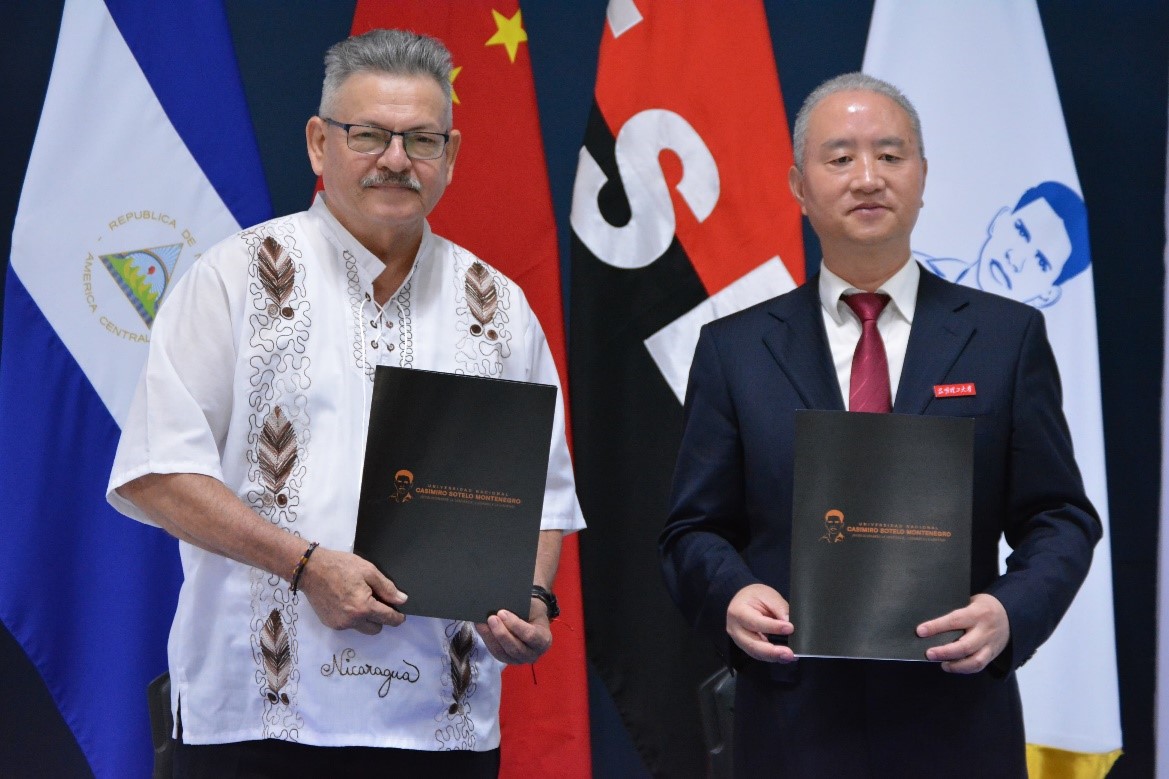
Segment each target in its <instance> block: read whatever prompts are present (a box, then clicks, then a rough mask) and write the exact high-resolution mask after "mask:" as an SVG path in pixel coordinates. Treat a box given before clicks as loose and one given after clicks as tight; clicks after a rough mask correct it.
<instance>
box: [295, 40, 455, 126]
mask: <svg viewBox="0 0 1169 779" xmlns="http://www.w3.org/2000/svg"><path fill="white" fill-rule="evenodd" d="M355 73H388V74H390V75H394V76H429V77H430V78H432V79H434V83H436V84H438V86H439V89H441V90H442V94H443V97H445V98H446V111H445V112H444V114H443V118H444V120H445V122H446V124H447V127H448V129H449V127H450V124H451V111H452V109H451V82H450V73H451V53H450V51H449V50H448V49H447V47H446V46H445V45H444V44H443V42H442V41H440V40H438V39H437V38H431V37H430V36H429V35H420V34H418V33H415V32H410V31H409V30H370V31H369V32H367V33H363V34H362V35H354V36H353V37H351V38H346V39H345V40H343V41H341V42H340V43H336V44H334V45H333V46H331V47H330V48H329V50H328V51H327V52H325V82H324V85H323V86H322V88H321V105H320V108H319V109H318V110H319V112H320V115H321V116H329V117H331V116H332V112H333V110H334V108H335V107H336V102H337V93H338V92H339V91H340V90H341V85H342V84H344V83H345V79H347V78H349V77H350V76H352V75H353V74H355Z"/></svg>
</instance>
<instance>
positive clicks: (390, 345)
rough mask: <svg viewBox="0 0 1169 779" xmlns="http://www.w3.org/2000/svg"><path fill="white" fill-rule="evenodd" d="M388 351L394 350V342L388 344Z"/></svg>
mask: <svg viewBox="0 0 1169 779" xmlns="http://www.w3.org/2000/svg"><path fill="white" fill-rule="evenodd" d="M386 351H389V352H392V351H394V345H393V344H386Z"/></svg>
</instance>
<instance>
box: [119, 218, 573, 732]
mask: <svg viewBox="0 0 1169 779" xmlns="http://www.w3.org/2000/svg"><path fill="white" fill-rule="evenodd" d="M273 242H275V243H273ZM275 244H279V246H280V247H282V249H281V250H280V251H281V252H287V254H288V255H289V256H290V257H291V259H292V263H293V265H292V268H293V271H294V273H293V278H292V280H291V283H289V284H288V285H287V286H285V287H283V288H281V287H280V285H278V284H274V283H273V281H272V278H273V274H271V273H261V272H259V269H260V268H262V267H264V266H263V265H262V260H261V256H262V255H263V256H268V255H270V254H271V250H272V249H273V248H274V247H275ZM265 250H267V251H265ZM477 262H479V260H478V259H477V258H475V256H474V255H472V254H471V253H470V252H467V251H466V250H464V249H462V248H460V247H458V246H456V245H455V244H453V243H451V242H450V241H447V240H445V239H443V238H440V237H439V236H436V235H434V234H433V233H432V232H431V231H430V229H429V227H427V228H426V230H425V233H424V235H423V238H422V243H421V245H420V247H419V249H418V254H417V256H416V258H415V261H414V265H413V267H412V268H411V270H410V273H409V275H408V276H407V278H406V280H405V281H404V282H403V284H402V286H401V288H400V289H399V290H398V291H397V292H396V293H395V294H394V295H393V297H391V298H390V300H389V301H388V302H387V304H386V305H385V306H384V307H381V308H379V307H377V306H376V305H375V304H374V303H373V300H372V292H373V281H374V279H375V278H376V277H377V276H378V275H379V274H380V273H381V272H382V271H383V270H384V267H385V266H384V265H383V263H382V262H381V261H380V260H379V259H378V258H377V257H375V256H374V255H373V254H371V253H370V252H369V251H368V250H367V249H365V247H363V246H362V245H361V244H360V243H359V242H358V241H357V239H355V238H354V237H353V236H352V235H351V234H350V233H349V232H348V231H346V230H345V229H344V227H342V226H341V224H340V223H339V222H337V220H336V219H335V218H334V217H333V215H332V214H331V213H330V212H329V210H328V208H327V207H326V206H325V203H324V201H323V200H322V199H320V198H318V199H317V201H316V202H315V203H314V204H313V206H312V208H311V209H310V210H309V211H306V212H303V213H299V214H293V215H291V216H287V217H282V218H279V219H274V220H272V221H269V222H265V223H264V224H261V225H257V226H256V227H253V228H251V229H248V230H244V231H242V232H240V233H238V234H236V235H234V236H232V237H230V238H228V239H226V240H225V241H223V242H221V243H219V244H217V245H216V246H214V247H212V248H211V249H209V250H208V251H207V252H206V253H205V254H204V255H203V256H202V258H200V260H199V261H198V262H197V263H195V265H194V266H193V267H192V268H191V270H190V271H189V272H188V273H187V274H186V275H185V276H184V277H183V278H182V279H181V280H180V281H179V282H178V284H177V285H176V286H175V288H174V289H173V290H172V293H171V295H170V296H169V297H168V298H167V300H166V301H165V303H164V304H163V306H162V307H161V310H160V312H159V317H158V319H157V320H156V322H155V324H154V328H153V331H152V333H151V343H150V353H149V357H148V359H147V364H146V368H145V371H144V372H143V376H142V379H141V381H140V382H139V385H138V389H137V392H136V395H135V398H134V402H133V404H132V406H131V410H130V413H129V415H128V418H127V421H126V425H125V427H124V429H123V432H122V439H121V443H120V444H119V447H118V452H117V455H116V458H115V461H114V467H113V473H112V475H111V477H110V483H109V492H108V493H107V498H108V500H109V501H110V503H112V504H113V505H114V507H115V508H117V509H118V510H119V511H122V512H123V513H125V514H127V515H129V516H131V517H134V518H135V519H139V520H141V521H144V522H149V519H147V518H146V517H145V516H144V515H143V514H142V513H141V512H140V511H138V510H137V508H136V507H135V506H133V505H132V504H130V503H128V502H126V501H125V500H124V499H122V498H121V497H120V496H119V495H118V494H117V493H116V492H115V490H116V489H117V488H118V487H120V486H121V485H123V484H125V483H127V482H129V481H131V480H133V479H135V478H137V477H139V476H142V475H144V474H147V473H199V474H204V475H207V476H210V477H213V478H215V479H218V480H220V481H222V482H223V483H224V484H226V485H227V486H228V488H229V489H231V490H232V491H233V492H235V494H236V495H238V496H239V497H240V499H241V500H242V501H244V502H245V503H246V504H248V505H249V506H251V507H252V508H253V509H254V510H255V511H256V513H258V514H259V515H260V516H262V517H264V519H266V520H267V521H269V522H271V523H272V524H274V525H277V526H278V527H281V528H283V529H285V530H287V531H288V532H290V533H294V534H296V535H299V536H301V537H302V538H303V539H305V542H306V545H307V542H308V541H310V540H312V541H318V542H320V543H321V545H322V546H325V547H326V548H330V549H340V550H345V551H351V550H352V548H353V537H354V529H355V526H356V520H357V506H358V500H359V496H360V485H361V474H362V467H363V463H364V458H365V437H366V430H367V426H368V421H369V409H370V401H371V397H372V390H373V374H374V370H373V368H374V366H375V365H376V364H378V363H386V364H390V365H401V366H404V367H414V368H420V369H425V370H432V371H445V372H448V373H466V374H472V375H482V376H493V377H497V378H504V379H514V380H519V381H535V382H540V383H544V384H552V385H557V386H558V385H559V381H558V378H557V373H556V367H555V365H554V363H553V361H552V355H551V352H550V351H549V349H548V346H547V344H546V342H545V340H544V334H543V331H542V329H541V328H540V323H539V322H538V321H536V317H535V315H534V314H533V313H532V310H531V309H530V308H529V306H528V304H527V301H526V299H525V298H524V294H523V292H522V291H521V290H520V289H519V287H518V286H516V285H515V284H514V283H513V282H511V281H510V280H508V279H507V278H506V277H504V276H503V275H502V274H500V273H499V272H498V271H496V270H495V269H493V268H491V267H490V266H485V267H486V270H487V272H488V273H489V274H490V277H491V279H492V280H493V283H494V285H495V289H496V292H497V295H498V306H497V309H496V311H495V314H494V318H493V319H492V320H490V321H489V322H488V323H487V325H481V324H480V323H479V322H478V321H476V320H475V319H474V318H473V317H472V314H471V313H470V312H469V310H468V303H467V300H466V291H465V290H466V282H465V276H466V274H467V271H468V269H469V268H470V267H471V266H472V265H474V264H475V263H477ZM273 289H276V291H275V292H273ZM284 420H287V422H289V423H291V426H292V429H293V431H294V432H295V438H294V440H293V442H292V443H293V446H295V449H296V458H295V461H294V466H293V467H291V468H290V469H289V470H288V472H287V473H286V474H283V475H282V476H281V477H280V481H279V484H278V485H276V486H275V487H274V486H273V477H272V475H271V473H272V470H271V468H268V469H267V470H266V469H265V468H264V466H265V464H266V461H264V460H263V459H262V457H263V456H262V445H263V439H262V438H261V431H262V430H263V429H264V427H265V425H271V424H281V423H284ZM467 456H475V457H506V456H507V453H506V452H490V451H488V452H480V451H477V452H471V453H467ZM542 527H543V528H544V529H546V530H547V529H562V530H565V531H571V530H575V529H578V528H580V527H583V520H582V518H581V513H580V507H579V506H578V504H577V500H576V495H575V489H574V483H573V477H572V469H571V464H570V462H569V456H568V448H567V445H566V443H565V437H564V415H563V412H562V408H561V404H559V403H557V405H556V416H555V421H554V429H553V439H552V444H551V453H550V458H549V463H548V480H547V487H546V495H545V500H544V513H543V520H542ZM457 542H458V540H457V539H452V543H457ZM179 552H180V556H181V558H182V563H183V575H184V580H183V585H182V590H181V591H180V594H179V604H178V610H177V612H176V614H175V620H174V624H173V626H172V628H171V634H170V643H169V647H168V650H169V659H170V670H171V687H172V708H173V709H174V710H175V711H176V712H179V716H181V718H182V726H183V739H184V740H185V741H186V742H187V743H190V744H208V743H227V742H233V741H241V740H254V739H262V738H277V739H284V740H288V741H299V742H303V743H307V744H317V745H322V746H348V745H361V746H380V747H399V748H406V749H419V750H441V749H471V750H488V749H493V748H495V747H496V746H498V744H499V723H498V712H499V696H500V670H501V664H500V663H499V662H497V661H496V660H495V659H494V658H493V657H491V655H490V653H488V652H487V649H486V647H485V646H484V645H483V643H482V641H481V639H480V638H479V637H478V634H477V633H475V632H474V631H473V630H472V631H471V633H470V636H471V638H472V639H473V644H470V645H469V651H467V652H466V653H461V654H460V657H459V658H457V662H458V663H460V664H461V666H462V668H468V667H469V669H470V673H469V675H468V676H467V677H466V679H465V683H464V678H463V676H462V674H461V673H460V678H459V680H458V681H457V684H456V680H455V679H454V678H453V676H452V671H451V669H452V667H453V665H454V662H453V661H454V658H452V656H451V652H452V651H453V650H452V649H451V645H452V640H451V639H452V637H453V636H454V635H455V634H457V633H459V632H460V631H463V634H464V635H465V632H466V630H467V627H466V626H465V625H466V623H461V622H451V621H447V620H438V619H427V618H423V617H417V616H412V617H408V618H407V619H406V621H405V623H404V624H402V625H401V626H399V627H387V628H385V629H384V630H382V631H381V633H379V634H378V635H376V636H367V635H363V634H361V633H359V632H357V631H356V630H333V629H331V628H328V627H326V626H325V625H324V624H322V623H321V621H320V620H319V619H318V618H317V615H316V614H315V612H314V611H313V609H312V607H311V606H310V605H309V603H308V601H307V600H306V599H305V598H304V596H303V595H299V594H293V593H291V592H290V591H289V587H288V582H287V581H285V579H283V578H281V577H279V576H272V575H270V574H268V573H266V572H264V571H261V570H258V569H256V568H252V567H250V566H247V565H244V564H242V563H238V562H236V561H234V560H231V559H228V558H226V557H224V556H222V555H218V554H215V553H213V552H209V551H206V550H203V549H200V548H199V547H196V546H193V545H191V544H188V543H184V542H180V544H179ZM309 565H310V566H311V565H312V562H311V561H310V563H309ZM273 632H276V633H278V634H279V638H280V641H279V642H274V641H273V639H272V638H271V636H272V634H273ZM284 640H287V645H288V649H289V652H288V653H287V655H286V656H285V655H281V654H280V653H278V652H273V651H272V650H271V648H270V647H271V646H272V645H273V643H277V644H279V643H280V642H283V641H284ZM460 646H462V644H461V643H460ZM176 719H178V716H176Z"/></svg>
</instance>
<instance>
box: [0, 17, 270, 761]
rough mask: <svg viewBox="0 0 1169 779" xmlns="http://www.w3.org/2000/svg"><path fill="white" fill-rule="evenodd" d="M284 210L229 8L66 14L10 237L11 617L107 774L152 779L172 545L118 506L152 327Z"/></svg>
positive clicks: (6, 527) (5, 445) (3, 421)
mask: <svg viewBox="0 0 1169 779" xmlns="http://www.w3.org/2000/svg"><path fill="white" fill-rule="evenodd" d="M270 211H271V206H270V204H269V202H268V194H267V188H266V186H265V183H264V179H263V174H262V172H261V169H260V161H259V155H258V153H257V150H256V145H255V139H254V138H253V136H252V129H251V126H250V123H249V121H248V117H247V109H246V105H245V102H244V95H243V89H242V86H241V84H240V81H239V74H238V72H237V71H236V65H235V54H234V51H233V49H232V43H231V36H230V33H229V30H228V26H227V18H226V16H225V15H224V12H223V8H222V7H221V6H220V5H219V4H218V3H213V2H204V3H196V4H158V3H146V2H133V1H131V0H109V2H107V3H102V2H96V1H95V0H69V1H68V2H66V3H65V10H64V15H63V18H62V21H61V31H60V37H59V39H58V43H57V52H56V58H55V60H54V63H53V72H52V77H51V80H50V83H49V88H48V93H47V95H46V98H45V104H44V108H43V111H42V114H41V120H40V125H39V127H38V130H37V136H36V142H35V145H34V147H33V151H32V157H31V159H30V161H29V165H28V171H27V174H26V176H25V180H24V187H23V189H22V191H21V198H20V205H19V209H18V212H17V215H16V224H15V228H14V230H13V237H12V259H11V264H10V265H9V271H8V277H7V286H6V299H5V306H4V360H3V367H2V368H0V408H3V409H4V411H5V413H4V414H3V415H2V416H0V494H2V495H3V496H4V501H5V506H6V514H5V519H4V521H3V522H0V543H2V544H3V546H4V548H5V549H7V550H9V551H10V555H9V556H8V559H7V561H6V562H5V564H4V565H3V566H0V619H3V621H4V624H5V626H6V627H7V628H8V629H9V630H10V631H11V632H12V634H13V635H14V636H15V637H16V639H17V640H18V641H19V642H20V644H21V645H22V646H23V648H24V650H25V652H27V654H28V656H29V658H30V659H31V660H32V662H33V664H34V665H35V666H36V668H37V670H38V671H39V672H40V674H41V676H42V677H43V678H44V681H45V683H46V685H47V687H48V689H49V691H50V693H51V694H52V696H53V699H54V701H55V702H56V704H57V706H58V708H59V709H60V711H61V714H62V717H63V718H64V720H65V722H66V723H67V724H68V726H69V727H70V729H71V730H72V732H73V735H74V736H75V737H76V739H77V742H78V744H79V746H80V747H81V751H82V753H83V754H84V755H85V757H86V759H87V760H88V762H89V766H90V768H91V769H92V770H93V773H94V775H95V776H97V777H99V779H102V778H104V777H111V779H113V778H114V777H117V778H119V779H120V777H127V776H148V775H149V774H150V767H151V762H152V752H151V740H150V731H149V728H148V722H147V710H146V685H147V683H148V682H149V681H150V679H151V678H153V677H154V676H157V675H158V674H160V673H161V672H162V671H164V670H165V669H166V637H167V633H168V630H169V627H170V623H171V619H172V617H173V616H174V609H175V598H176V595H177V592H178V585H179V581H180V578H181V574H180V571H179V560H178V555H177V553H176V545H175V541H174V540H173V539H172V538H170V537H169V536H167V535H166V534H165V533H164V532H162V531H160V530H156V529H153V528H149V527H145V526H143V525H140V524H139V523H137V522H133V521H130V520H128V519H126V518H125V517H122V516H120V515H118V514H117V512H115V511H114V510H113V509H112V508H110V507H109V506H108V505H107V504H106V501H105V489H106V482H107V480H108V478H109V469H110V463H111V461H112V459H113V455H114V449H115V447H116V445H117V440H118V435H119V430H118V425H119V422H120V421H121V419H122V418H123V416H124V414H125V413H126V409H127V407H128V406H129V403H130V398H131V395H132V394H133V392H134V387H135V385H136V383H137V379H138V373H139V370H140V368H141V366H142V363H143V361H144V360H145V357H146V349H147V344H148V342H149V340H150V331H151V325H152V323H153V319H154V314H155V312H156V311H157V310H158V307H159V306H160V305H166V296H167V294H168V292H169V291H170V290H171V289H172V288H173V284H174V282H175V280H176V279H177V278H178V277H179V276H181V275H182V273H183V272H184V271H185V270H186V269H187V268H189V267H190V265H191V263H192V262H193V261H194V260H195V259H196V258H197V257H198V256H199V253H200V252H202V251H203V250H205V249H206V248H207V247H209V246H211V245H212V244H213V243H215V242H216V241H218V240H220V239H221V238H223V237H225V236H227V235H228V234H230V233H232V232H234V231H235V230H238V229H239V227H240V225H247V224H252V223H254V222H257V221H260V220H262V219H265V218H267V217H268V216H269V215H270Z"/></svg>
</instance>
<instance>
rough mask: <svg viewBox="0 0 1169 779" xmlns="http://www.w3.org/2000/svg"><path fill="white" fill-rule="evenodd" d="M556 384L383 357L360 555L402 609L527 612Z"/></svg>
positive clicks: (482, 616)
mask: <svg viewBox="0 0 1169 779" xmlns="http://www.w3.org/2000/svg"><path fill="white" fill-rule="evenodd" d="M555 404H556V388H555V387H553V386H550V385H546V384H530V383H526V382H518V381H505V380H501V379H488V378H480V377H472V376H464V375H456V374H451V373H436V372H432V371H421V370H412V369H407V368H395V367H390V366H378V368H377V373H376V376H375V379H374V388H373V406H372V409H371V411H370V419H369V437H368V440H367V443H366V450H365V468H364V471H363V475H362V483H361V504H360V507H359V509H358V516H357V533H356V537H355V538H354V543H353V547H354V549H353V550H354V552H356V553H357V554H359V555H361V556H362V557H365V558H366V559H368V560H370V561H371V562H373V563H374V564H375V565H376V566H377V567H378V569H379V570H381V572H382V573H384V574H385V575H386V576H387V577H389V578H390V579H391V580H392V581H393V582H394V584H395V585H396V586H397V587H398V588H399V589H400V590H402V591H403V592H405V593H406V594H407V595H408V596H409V599H408V600H407V602H406V604H405V605H404V606H402V607H401V611H402V612H403V613H405V614H407V615H411V614H415V615H420V616H426V617H439V618H442V619H459V620H470V621H474V622H483V621H485V620H486V619H487V617H488V616H489V615H490V614H493V613H495V612H496V611H497V610H499V609H507V610H508V611H511V612H514V613H515V614H517V615H519V616H520V617H522V618H524V619H527V616H528V610H529V608H530V598H531V587H532V581H533V580H532V576H533V573H534V571H535V566H536V545H537V542H538V540H539V532H540V516H541V512H542V509H543V504H544V487H545V484H546V482H547V476H548V450H549V446H550V444H551V440H552V420H553V415H554V411H555Z"/></svg>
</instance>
